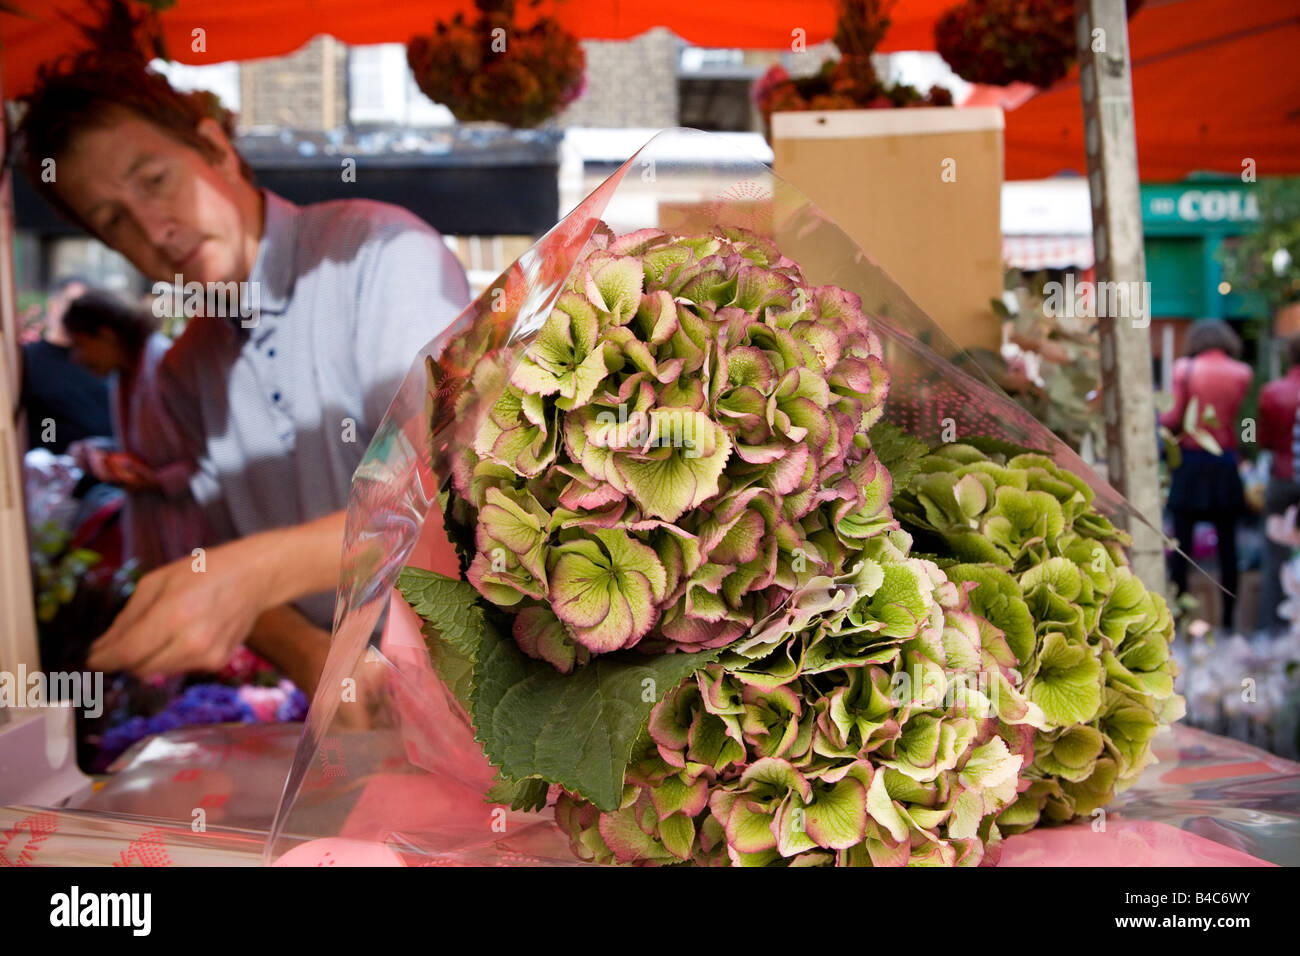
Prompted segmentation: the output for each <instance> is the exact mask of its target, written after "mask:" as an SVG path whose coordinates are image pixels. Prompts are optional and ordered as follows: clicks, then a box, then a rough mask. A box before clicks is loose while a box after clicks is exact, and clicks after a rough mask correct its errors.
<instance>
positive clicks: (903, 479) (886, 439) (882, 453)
mask: <svg viewBox="0 0 1300 956" xmlns="http://www.w3.org/2000/svg"><path fill="white" fill-rule="evenodd" d="M868 434H869V435H870V438H871V450H872V451H874V452H875V453H876V457H877V458H879V459H880V461H881V464H883V465H884V466H885V467H886V468H887V469H889V475H890V477H891V478H892V479H893V481H894V494H898V492H899V491H900V490H901V489H903V488H906V487H907V486H908V485H909V484H910V483H911V481H912V476H913V475H915V474H916V473H917V471H918V470H919V469H920V463H921V459H922V458H924V457H925V456H926V455H928V454H929V453H930V448H929V446H928V445H926V443H925V442H923V441H921V440H920V439H917V438H913V437H912V436H911V435H909V434H907V432H905V431H903V430H902V429H901V428H899V427H898V426H897V425H891V424H889V423H888V422H876V424H875V425H873V426H872V427H871V431H870V432H869V433H868Z"/></svg>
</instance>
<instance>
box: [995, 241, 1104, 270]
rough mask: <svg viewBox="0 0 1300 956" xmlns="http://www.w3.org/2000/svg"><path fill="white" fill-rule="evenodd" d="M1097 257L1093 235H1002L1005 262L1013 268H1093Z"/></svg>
mask: <svg viewBox="0 0 1300 956" xmlns="http://www.w3.org/2000/svg"><path fill="white" fill-rule="evenodd" d="M1094 258H1095V256H1094V254H1093V250H1092V237H1091V236H1003V237H1002V261H1003V263H1004V264H1005V265H1006V266H1008V267H1009V268H1013V269H1023V270H1025V271H1027V272H1034V271H1036V270H1038V269H1071V268H1074V269H1090V268H1092V265H1093V260H1094Z"/></svg>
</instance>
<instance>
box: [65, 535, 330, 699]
mask: <svg viewBox="0 0 1300 956" xmlns="http://www.w3.org/2000/svg"><path fill="white" fill-rule="evenodd" d="M343 521H344V512H342V511H338V512H335V513H334V514H331V515H326V516H325V517H323V518H319V519H317V520H315V521H311V522H308V523H307V524H303V525H295V526H293V527H290V528H282V529H279V530H276V531H264V532H262V533H260V534H255V535H251V536H249V537H247V538H241V539H240V540H238V541H232V542H231V543H229V544H224V545H221V546H219V547H214V548H209V549H208V550H207V553H206V554H205V555H204V565H203V568H204V569H203V570H202V571H199V570H196V567H195V563H194V561H192V560H191V559H189V558H183V559H181V560H180V561H174V562H172V563H171V564H168V565H165V566H164V567H161V568H158V569H157V570H155V571H151V572H150V573H149V574H146V575H145V576H144V577H143V578H142V579H141V580H140V584H139V585H138V586H137V587H136V591H135V594H133V595H132V596H131V600H129V601H128V602H127V604H126V607H124V608H123V609H122V611H121V613H120V614H118V616H117V619H116V620H115V621H114V622H113V626H112V627H110V628H109V629H108V631H107V632H105V633H104V635H103V636H102V637H100V638H99V640H97V641H96V642H95V643H94V644H93V645H92V646H91V649H90V657H89V660H88V662H87V666H88V667H90V668H91V669H93V670H106V671H115V670H126V671H130V672H131V673H133V674H135V675H136V676H138V677H149V676H153V675H156V674H175V673H181V672H184V671H189V670H207V671H216V670H220V669H221V668H222V667H224V666H225V665H226V663H227V662H228V661H229V660H230V658H231V657H232V656H233V655H234V653H235V650H236V649H237V648H238V647H239V645H240V644H241V643H242V642H243V641H244V640H245V639H246V638H247V637H248V636H249V634H250V632H252V630H253V623H254V621H256V620H257V618H258V617H259V616H260V615H261V614H262V612H263V611H266V610H267V609H269V608H273V607H276V606H277V605H280V604H285V603H288V602H290V601H294V600H297V599H298V598H300V597H303V596H305V595H308V594H317V593H319V592H321V591H328V590H332V589H333V588H335V587H337V585H338V573H339V558H340V554H341V551H342V546H343Z"/></svg>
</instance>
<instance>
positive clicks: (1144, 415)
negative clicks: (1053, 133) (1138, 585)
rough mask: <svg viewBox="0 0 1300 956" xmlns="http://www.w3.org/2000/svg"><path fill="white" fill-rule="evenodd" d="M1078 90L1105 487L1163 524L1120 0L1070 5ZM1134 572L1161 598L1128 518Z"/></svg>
mask: <svg viewBox="0 0 1300 956" xmlns="http://www.w3.org/2000/svg"><path fill="white" fill-rule="evenodd" d="M1075 23H1076V26H1077V28H1078V46H1079V86H1080V89H1081V91H1082V93H1083V122H1084V141H1085V144H1086V146H1087V151H1088V184H1089V186H1090V189H1091V193H1092V233H1093V244H1094V246H1095V247H1096V251H1097V257H1096V258H1097V273H1096V274H1097V286H1096V289H1095V294H1094V297H1093V301H1094V302H1095V303H1096V306H1097V317H1098V325H1099V327H1100V333H1101V375H1102V391H1103V394H1104V396H1105V398H1104V403H1105V413H1106V460H1107V466H1108V471H1109V475H1110V481H1111V484H1113V485H1114V486H1115V487H1116V488H1117V489H1118V490H1119V491H1120V492H1122V493H1123V494H1124V495H1125V496H1126V497H1127V498H1128V500H1129V501H1130V502H1131V503H1132V504H1133V507H1134V508H1136V509H1137V510H1138V512H1139V513H1141V514H1142V515H1143V516H1145V517H1146V519H1147V521H1149V522H1150V523H1151V524H1152V525H1153V526H1154V527H1155V528H1159V527H1161V519H1160V484H1159V481H1158V480H1157V476H1158V472H1157V469H1156V456H1157V442H1156V434H1155V428H1156V422H1155V409H1154V406H1153V404H1152V389H1151V333H1150V325H1151V297H1150V295H1149V286H1147V285H1146V259H1145V256H1144V254H1143V249H1142V202H1141V196H1140V192H1139V189H1138V168H1137V135H1136V132H1135V127H1134V120H1133V81H1132V67H1131V61H1130V58H1129V45H1128V19H1127V14H1126V11H1125V4H1124V0H1076V2H1075ZM1128 524H1129V528H1128V530H1129V533H1130V534H1132V536H1133V569H1134V571H1135V572H1136V573H1137V575H1138V576H1139V577H1140V578H1141V579H1142V581H1143V583H1145V584H1146V586H1147V587H1148V588H1151V589H1152V590H1153V591H1155V592H1156V593H1158V594H1164V593H1165V563H1164V545H1163V540H1162V536H1161V535H1159V534H1157V533H1156V532H1155V531H1153V530H1151V529H1150V528H1147V527H1146V526H1145V525H1143V524H1141V523H1139V522H1137V521H1130V522H1128Z"/></svg>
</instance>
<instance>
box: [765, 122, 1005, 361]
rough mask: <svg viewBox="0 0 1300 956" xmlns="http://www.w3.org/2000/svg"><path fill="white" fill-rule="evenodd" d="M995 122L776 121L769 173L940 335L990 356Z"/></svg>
mask: <svg viewBox="0 0 1300 956" xmlns="http://www.w3.org/2000/svg"><path fill="white" fill-rule="evenodd" d="M1002 129H1003V118H1002V111H1001V110H1000V109H998V108H996V107H980V108H974V109H961V108H955V107H929V108H917V109H879V110H831V111H808V112H795V113H776V114H774V115H773V116H772V149H773V151H774V153H775V157H776V161H775V169H776V172H777V173H778V174H779V175H780V176H782V177H783V178H785V179H786V180H788V181H789V182H790V183H791V184H792V185H793V186H795V187H796V188H797V189H799V190H800V191H801V192H803V193H804V194H805V195H806V196H808V198H809V199H811V200H812V201H813V202H814V203H816V204H817V205H818V206H819V207H820V208H821V209H822V211H823V212H825V213H826V214H827V216H829V217H830V218H831V219H832V220H834V221H835V222H836V223H837V224H838V225H839V226H840V228H842V229H843V230H844V231H845V232H846V233H848V235H849V236H850V237H851V238H852V239H853V240H854V242H856V243H857V244H858V245H859V246H861V247H862V250H863V251H864V252H865V253H866V254H867V255H868V256H870V257H871V258H872V259H873V260H875V261H876V262H877V263H878V264H879V265H881V266H882V267H883V268H884V269H885V271H886V272H888V273H889V274H890V275H891V276H892V277H893V279H894V281H896V282H897V283H898V284H899V285H900V286H901V287H902V288H903V291H905V292H906V293H907V294H908V295H909V296H911V298H912V299H913V300H914V301H915V302H916V303H917V305H919V306H920V307H921V308H922V309H923V310H924V311H925V312H926V313H928V314H929V315H930V317H931V318H933V319H934V320H935V322H936V323H938V325H939V326H940V328H942V329H943V330H944V331H945V332H946V333H947V334H948V336H949V337H950V338H951V339H952V340H953V341H954V342H956V343H957V344H958V345H960V346H963V347H965V348H971V347H975V346H983V347H985V348H990V349H994V350H996V349H997V348H998V346H999V344H1000V343H1001V338H1002V336H1001V326H1000V323H999V321H998V320H997V318H996V317H995V316H994V315H993V313H992V311H991V309H990V308H989V300H990V299H995V298H1000V297H1001V295H1002V281H1003V280H1002V223H1001V202H1002Z"/></svg>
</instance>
